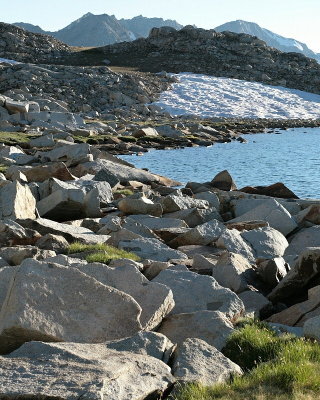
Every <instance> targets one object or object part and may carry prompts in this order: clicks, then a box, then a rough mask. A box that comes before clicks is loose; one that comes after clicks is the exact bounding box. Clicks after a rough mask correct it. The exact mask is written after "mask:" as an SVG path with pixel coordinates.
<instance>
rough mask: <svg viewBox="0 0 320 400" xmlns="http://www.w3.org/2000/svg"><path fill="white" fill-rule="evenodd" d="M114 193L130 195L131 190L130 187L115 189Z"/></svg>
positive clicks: (131, 193)
mask: <svg viewBox="0 0 320 400" xmlns="http://www.w3.org/2000/svg"><path fill="white" fill-rule="evenodd" d="M114 194H123V195H125V196H132V195H133V191H132V190H131V189H117V190H115V191H114Z"/></svg>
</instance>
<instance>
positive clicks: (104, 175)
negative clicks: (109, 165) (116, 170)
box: [93, 168, 120, 188]
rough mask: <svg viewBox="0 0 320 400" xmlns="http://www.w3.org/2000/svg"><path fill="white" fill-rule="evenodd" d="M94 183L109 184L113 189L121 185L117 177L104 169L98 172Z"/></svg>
mask: <svg viewBox="0 0 320 400" xmlns="http://www.w3.org/2000/svg"><path fill="white" fill-rule="evenodd" d="M93 180H94V181H98V182H108V183H109V185H110V186H111V187H112V188H115V187H116V186H118V185H119V183H120V181H119V179H118V178H117V177H116V175H114V174H112V173H111V172H110V171H108V170H107V169H105V168H103V169H101V170H100V171H99V172H97V173H96V174H95V176H94V178H93Z"/></svg>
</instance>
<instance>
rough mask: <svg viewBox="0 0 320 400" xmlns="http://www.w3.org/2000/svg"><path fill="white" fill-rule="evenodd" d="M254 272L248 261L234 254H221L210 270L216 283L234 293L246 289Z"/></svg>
mask: <svg viewBox="0 0 320 400" xmlns="http://www.w3.org/2000/svg"><path fill="white" fill-rule="evenodd" d="M254 275H255V274H254V271H253V269H252V266H251V264H250V263H249V261H248V260H247V259H246V258H244V257H243V256H241V255H240V254H235V253H228V252H226V253H224V254H222V255H221V256H220V257H219V259H218V261H217V263H216V265H215V266H214V267H213V269H212V276H213V278H214V279H216V280H217V282H218V283H219V284H220V285H221V286H223V287H226V288H229V289H231V290H232V291H233V292H235V293H241V292H243V291H245V290H247V289H248V285H249V284H251V283H252V281H253V279H254Z"/></svg>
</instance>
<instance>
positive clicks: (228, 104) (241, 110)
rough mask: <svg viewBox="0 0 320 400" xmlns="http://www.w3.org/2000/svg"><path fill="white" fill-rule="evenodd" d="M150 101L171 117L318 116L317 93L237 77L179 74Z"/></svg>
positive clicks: (319, 112) (279, 117)
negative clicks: (170, 84)
mask: <svg viewBox="0 0 320 400" xmlns="http://www.w3.org/2000/svg"><path fill="white" fill-rule="evenodd" d="M174 76H176V77H177V78H178V80H179V82H178V83H175V84H174V85H173V87H172V90H168V91H166V92H163V93H162V94H161V97H160V99H159V101H157V102H155V103H153V104H154V105H156V106H158V107H160V108H161V109H163V110H164V111H167V112H168V113H170V114H171V115H173V116H178V115H197V116H200V117H203V118H210V117H229V118H269V119H298V118H302V119H317V118H320V95H317V94H313V93H308V92H303V91H300V90H295V89H288V88H284V87H281V86H270V85H265V84H262V83H257V82H248V81H242V80H239V79H230V78H217V77H214V76H207V75H198V74H191V73H182V74H177V75H174Z"/></svg>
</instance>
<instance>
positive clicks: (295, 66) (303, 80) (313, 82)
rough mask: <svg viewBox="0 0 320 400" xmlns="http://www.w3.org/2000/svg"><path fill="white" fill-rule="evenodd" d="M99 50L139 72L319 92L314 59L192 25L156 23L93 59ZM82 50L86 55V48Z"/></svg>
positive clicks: (113, 62)
mask: <svg viewBox="0 0 320 400" xmlns="http://www.w3.org/2000/svg"><path fill="white" fill-rule="evenodd" d="M99 52H101V55H100V60H101V61H102V60H103V59H105V58H107V59H108V60H109V61H110V63H111V65H122V66H130V67H137V68H139V69H140V70H141V71H151V72H160V71H167V72H174V73H179V72H184V71H188V72H194V73H202V74H209V75H214V76H223V77H228V78H237V79H243V80H248V81H257V82H263V83H267V84H270V85H279V86H284V87H290V88H294V89H300V90H304V91H307V92H312V93H320V80H319V72H320V65H319V64H318V63H317V62H316V61H315V60H314V59H311V58H307V57H305V56H303V55H302V54H299V53H282V52H281V51H279V50H277V49H274V48H272V47H268V46H267V45H266V43H265V42H263V41H262V40H260V39H258V38H256V37H253V36H250V35H246V34H237V33H232V32H222V33H220V32H215V31H214V30H204V29H197V28H194V27H193V26H186V27H184V28H183V29H181V30H179V31H176V30H175V29H173V28H166V27H164V28H155V29H153V30H152V31H151V32H150V35H149V37H148V38H147V39H138V40H136V41H133V42H130V43H119V44H115V45H111V46H106V47H104V48H101V49H96V50H95V51H92V59H94V60H95V62H96V61H97V60H98V59H99V56H98V55H99ZM83 54H87V55H88V56H89V55H90V51H88V52H87V53H83ZM93 54H94V55H95V57H94V58H93ZM79 60H81V59H79Z"/></svg>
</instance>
